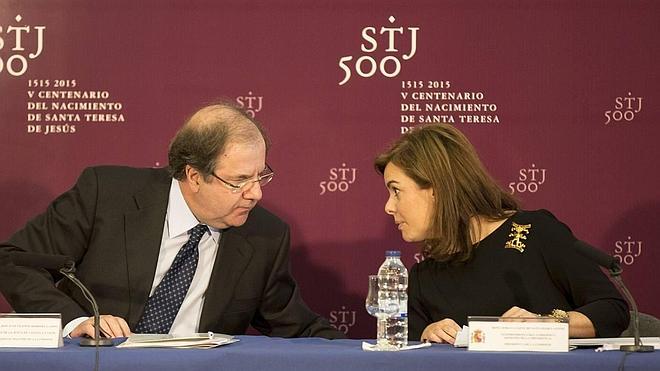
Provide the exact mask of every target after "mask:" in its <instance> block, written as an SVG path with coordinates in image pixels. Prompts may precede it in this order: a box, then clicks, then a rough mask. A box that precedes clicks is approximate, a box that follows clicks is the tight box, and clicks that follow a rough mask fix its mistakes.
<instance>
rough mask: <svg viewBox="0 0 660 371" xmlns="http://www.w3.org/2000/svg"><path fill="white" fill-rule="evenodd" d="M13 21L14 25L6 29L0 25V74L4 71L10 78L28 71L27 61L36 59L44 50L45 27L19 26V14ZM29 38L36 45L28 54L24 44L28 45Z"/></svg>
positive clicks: (20, 19) (20, 18) (21, 19)
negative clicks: (32, 39)
mask: <svg viewBox="0 0 660 371" xmlns="http://www.w3.org/2000/svg"><path fill="white" fill-rule="evenodd" d="M14 20H15V21H16V25H10V26H7V27H6V28H3V27H2V25H0V73H2V72H4V71H5V70H6V71H7V73H9V74H10V75H12V76H21V75H23V74H24V73H25V71H27V69H28V59H36V58H37V57H38V56H39V55H41V52H42V51H43V50H44V31H45V30H46V26H32V27H31V26H25V25H21V22H22V21H23V17H21V15H20V14H19V15H17V16H16V17H15V18H14ZM31 38H34V39H35V40H36V45H35V47H34V51H32V52H31V53H29V52H28V51H26V50H25V44H28V43H30V39H31ZM27 53H29V54H27ZM26 54H27V57H26V56H25V55H26Z"/></svg>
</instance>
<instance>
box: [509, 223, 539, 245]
mask: <svg viewBox="0 0 660 371" xmlns="http://www.w3.org/2000/svg"><path fill="white" fill-rule="evenodd" d="M530 228H532V225H531V224H518V223H515V222H514V223H512V225H511V233H509V237H513V238H512V239H510V240H509V241H506V244H505V245H504V247H505V248H507V249H516V250H518V251H520V252H523V251H525V244H524V243H523V240H526V239H527V236H525V235H526V234H529V229H530Z"/></svg>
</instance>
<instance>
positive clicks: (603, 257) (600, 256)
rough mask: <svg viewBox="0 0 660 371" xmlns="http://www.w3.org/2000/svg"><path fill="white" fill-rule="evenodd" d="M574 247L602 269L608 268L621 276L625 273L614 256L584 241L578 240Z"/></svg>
mask: <svg viewBox="0 0 660 371" xmlns="http://www.w3.org/2000/svg"><path fill="white" fill-rule="evenodd" d="M574 245H575V248H576V249H577V250H578V252H579V253H580V254H582V255H583V256H585V257H587V258H589V259H590V260H591V261H593V262H596V264H598V265H600V266H601V267H604V268H607V269H608V270H609V271H610V272H615V271H616V272H618V273H617V274H621V272H622V271H623V270H622V269H621V265H620V264H619V262H618V261H617V260H616V258H615V257H613V256H612V255H610V254H606V253H604V252H602V251H601V250H599V249H597V248H595V247H593V246H591V245H589V244H588V243H586V242H584V241H580V240H576V241H575V244H574Z"/></svg>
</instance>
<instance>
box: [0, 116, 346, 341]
mask: <svg viewBox="0 0 660 371" xmlns="http://www.w3.org/2000/svg"><path fill="white" fill-rule="evenodd" d="M267 143H268V142H267V139H266V136H265V135H264V132H263V130H262V128H261V126H260V125H259V124H258V123H257V122H255V121H254V120H252V119H251V118H250V117H249V116H248V115H246V114H245V113H244V112H243V111H242V110H240V109H239V108H237V107H234V106H233V105H231V104H228V103H220V104H214V105H210V106H206V107H204V108H202V109H201V110H199V111H197V112H196V113H195V114H194V115H193V116H192V117H191V118H190V119H189V120H188V121H187V122H186V124H185V125H184V126H183V127H182V128H181V129H180V130H179V132H178V133H177V134H176V136H175V138H174V139H173V141H172V143H171V145H170V149H169V156H168V157H169V168H168V169H167V170H166V169H135V168H128V167H117V166H103V167H93V168H88V169H86V170H85V171H83V173H82V175H81V176H80V178H79V179H78V181H77V182H76V184H75V186H74V187H73V188H72V189H71V190H69V191H68V192H66V193H64V194H63V195H61V196H60V197H58V198H57V199H56V200H55V201H53V203H52V204H51V205H50V206H49V207H48V209H47V210H46V212H45V213H44V214H42V215H39V216H37V217H36V218H34V219H33V220H31V221H30V222H28V223H27V225H26V226H25V227H24V228H23V229H21V230H20V231H18V232H16V233H15V234H14V235H13V236H12V237H11V238H10V239H9V241H7V242H5V243H3V244H1V245H0V252H2V256H3V258H2V259H1V261H0V264H1V266H0V290H1V291H2V293H3V294H4V295H5V297H6V299H7V300H8V301H9V303H10V304H11V305H12V307H13V308H14V309H15V310H16V311H17V312H57V313H61V314H62V319H63V323H64V324H66V326H65V328H64V333H65V334H67V333H68V334H70V335H71V336H74V337H75V336H83V335H87V336H93V333H94V331H93V318H91V317H90V315H91V307H90V305H89V304H88V302H87V301H86V300H85V299H84V297H83V296H82V293H80V291H79V290H78V289H76V288H75V287H74V286H73V285H71V284H70V282H68V281H64V280H63V281H60V282H59V284H58V286H57V287H56V286H55V284H54V283H55V281H56V280H57V278H58V277H57V276H53V275H51V274H50V273H48V272H46V271H45V270H40V269H33V268H25V267H18V266H15V265H13V263H12V262H11V259H10V255H11V254H12V253H13V252H16V251H28V252H33V253H45V254H57V255H68V256H71V257H73V258H74V259H75V261H76V266H77V275H78V277H79V279H80V280H81V281H82V282H83V283H85V285H86V286H87V287H88V288H89V289H90V291H91V292H92V293H93V294H94V295H95V297H96V300H97V302H98V305H99V310H100V312H101V313H102V316H101V321H100V324H101V328H102V330H103V332H104V333H105V334H106V336H109V337H120V336H128V335H129V334H131V333H133V332H140V333H163V332H169V333H182V334H183V333H192V332H205V331H214V332H219V333H226V334H243V333H245V331H246V329H247V327H248V326H249V325H252V326H253V327H254V328H255V329H257V330H259V331H260V332H261V333H263V334H265V335H270V336H283V337H295V336H321V337H327V338H336V337H343V334H342V333H340V332H338V331H336V330H334V329H333V328H332V327H331V326H330V325H329V323H328V322H327V321H326V320H325V319H323V318H322V317H320V316H318V315H317V314H315V313H313V312H312V311H311V310H309V308H308V307H307V306H306V305H305V303H304V302H303V301H302V299H301V298H300V295H299V291H298V287H297V285H296V283H295V281H294V280H293V278H292V277H291V275H290V273H289V270H288V254H289V228H288V226H287V225H286V224H285V223H284V222H283V221H281V220H280V219H279V218H277V217H276V216H274V215H273V214H271V213H270V212H268V211H267V210H265V209H263V208H261V207H260V206H257V202H258V201H259V200H260V199H261V197H262V193H261V187H263V186H265V185H266V184H267V183H268V182H269V181H270V180H271V179H272V177H273V175H274V174H273V172H272V170H271V169H270V167H268V165H267V164H266V162H265V158H266V151H267ZM168 170H169V172H168Z"/></svg>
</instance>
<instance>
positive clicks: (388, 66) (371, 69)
mask: <svg viewBox="0 0 660 371" xmlns="http://www.w3.org/2000/svg"><path fill="white" fill-rule="evenodd" d="M388 20H389V21H390V23H394V21H396V18H394V16H390V18H389V19H388ZM417 31H419V27H407V28H406V31H404V29H403V27H381V28H380V30H378V31H376V27H373V26H369V27H365V28H363V29H362V39H363V40H364V42H363V43H362V44H361V45H360V49H361V50H362V51H363V52H365V53H373V52H375V51H376V50H378V40H377V37H378V35H381V36H382V35H384V34H386V35H387V36H386V37H387V49H385V52H386V53H393V54H388V55H387V56H385V57H383V58H382V59H381V60H380V61H376V58H374V57H372V56H371V55H362V56H360V57H358V58H357V59H356V60H355V62H353V56H352V55H347V56H344V57H341V58H339V67H340V68H341V69H342V70H343V71H344V79H343V80H341V81H340V82H339V85H344V84H345V83H347V82H348V80H350V79H351V75H352V69H354V70H355V72H356V73H357V74H358V75H359V76H362V77H371V76H373V75H375V74H376V72H380V74H381V75H383V76H385V77H388V78H391V77H395V76H397V75H398V74H399V72H401V61H400V60H399V55H400V54H401V53H399V49H397V48H396V45H397V44H396V41H397V37H399V40H401V38H402V37H409V38H410V51H408V54H403V55H401V58H402V59H403V60H404V61H407V60H410V59H412V57H414V56H415V53H416V52H417ZM381 38H385V37H381Z"/></svg>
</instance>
